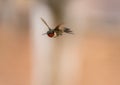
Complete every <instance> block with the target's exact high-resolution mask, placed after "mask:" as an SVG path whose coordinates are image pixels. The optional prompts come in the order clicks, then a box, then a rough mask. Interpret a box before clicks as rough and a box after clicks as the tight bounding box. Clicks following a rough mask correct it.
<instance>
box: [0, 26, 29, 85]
mask: <svg viewBox="0 0 120 85" xmlns="http://www.w3.org/2000/svg"><path fill="white" fill-rule="evenodd" d="M0 28H1V29H0V85H30V51H29V37H28V33H26V34H25V33H24V32H19V31H17V30H14V31H13V30H12V31H11V30H9V29H14V27H10V26H8V27H7V26H6V27H0ZM15 29H16V28H15Z"/></svg>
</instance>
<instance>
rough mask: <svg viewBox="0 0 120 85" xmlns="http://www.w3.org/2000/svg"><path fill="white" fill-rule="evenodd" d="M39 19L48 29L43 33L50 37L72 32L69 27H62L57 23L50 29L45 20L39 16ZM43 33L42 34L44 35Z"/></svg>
mask: <svg viewBox="0 0 120 85" xmlns="http://www.w3.org/2000/svg"><path fill="white" fill-rule="evenodd" d="M41 20H42V21H43V23H44V24H45V25H46V26H47V27H48V29H49V30H48V31H47V32H46V33H44V34H47V35H48V36H49V37H51V38H53V37H54V38H55V37H58V36H61V35H62V34H63V33H68V34H73V32H72V31H71V30H70V29H69V28H67V27H62V24H59V25H57V26H56V27H55V28H54V29H51V28H50V27H49V25H48V24H47V23H46V21H45V20H44V19H43V18H41ZM44 34H43V35H44Z"/></svg>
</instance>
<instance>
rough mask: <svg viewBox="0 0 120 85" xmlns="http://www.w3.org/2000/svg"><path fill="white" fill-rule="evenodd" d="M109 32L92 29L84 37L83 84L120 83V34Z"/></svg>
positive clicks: (115, 84) (114, 84)
mask: <svg viewBox="0 0 120 85" xmlns="http://www.w3.org/2000/svg"><path fill="white" fill-rule="evenodd" d="M115 30H116V29H115ZM108 32H110V30H109V31H107V32H106V33H103V32H100V31H98V32H95V31H93V30H92V31H89V32H88V33H87V34H86V36H85V38H84V39H83V42H82V50H83V57H84V60H83V62H84V63H83V75H82V80H83V81H82V82H83V84H82V85H120V73H119V72H120V34H119V33H117V32H116V33H115V32H113V33H114V34H112V33H108Z"/></svg>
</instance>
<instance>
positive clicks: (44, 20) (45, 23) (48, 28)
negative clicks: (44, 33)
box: [41, 18, 51, 30]
mask: <svg viewBox="0 0 120 85" xmlns="http://www.w3.org/2000/svg"><path fill="white" fill-rule="evenodd" d="M41 20H42V21H43V23H44V24H45V25H46V26H47V27H48V29H49V30H51V28H50V27H49V25H48V24H47V22H46V21H45V20H44V19H43V18H41Z"/></svg>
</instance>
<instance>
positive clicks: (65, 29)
mask: <svg viewBox="0 0 120 85" xmlns="http://www.w3.org/2000/svg"><path fill="white" fill-rule="evenodd" d="M64 32H65V33H69V34H73V32H72V31H71V30H70V28H66V27H65V28H64Z"/></svg>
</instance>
